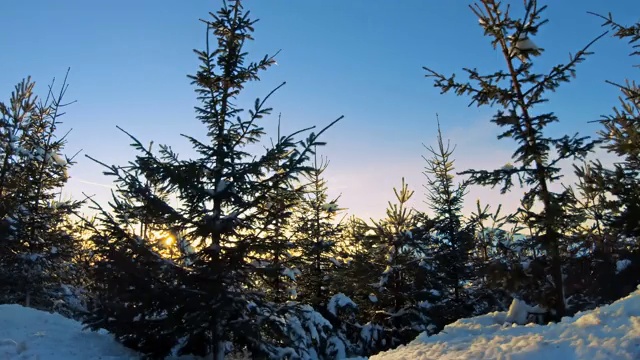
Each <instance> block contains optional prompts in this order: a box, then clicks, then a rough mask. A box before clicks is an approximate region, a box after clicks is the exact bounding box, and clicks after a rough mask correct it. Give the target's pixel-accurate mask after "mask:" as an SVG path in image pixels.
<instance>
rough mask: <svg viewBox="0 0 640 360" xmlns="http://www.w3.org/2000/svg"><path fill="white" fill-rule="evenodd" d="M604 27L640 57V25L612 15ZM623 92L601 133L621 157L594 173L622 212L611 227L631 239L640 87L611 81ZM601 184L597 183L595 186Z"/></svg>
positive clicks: (638, 172) (638, 169) (636, 205)
mask: <svg viewBox="0 0 640 360" xmlns="http://www.w3.org/2000/svg"><path fill="white" fill-rule="evenodd" d="M603 18H604V19H605V20H606V21H605V24H604V26H610V27H611V28H612V29H613V30H614V31H615V32H614V36H615V37H618V38H620V39H623V40H627V41H628V42H629V43H630V44H631V46H632V48H633V49H634V51H633V52H632V54H631V55H635V56H638V55H640V23H636V24H633V25H631V26H623V25H621V24H618V23H616V22H615V21H614V19H613V18H612V16H611V15H609V16H608V17H603ZM609 83H611V84H612V85H614V86H616V87H617V88H618V89H620V92H621V96H620V104H619V107H617V108H614V113H613V114H612V115H608V116H605V117H604V118H603V119H602V120H601V123H602V125H603V127H604V129H603V130H601V131H600V133H599V135H600V139H601V140H602V142H603V148H604V149H606V150H607V151H608V152H610V153H613V154H615V155H617V156H619V157H620V158H621V160H622V161H620V162H619V163H617V164H616V166H615V168H614V169H604V168H603V166H602V165H601V164H599V163H593V164H591V166H592V168H593V169H592V171H595V172H596V173H598V174H599V175H600V176H604V177H606V179H605V183H603V184H601V185H605V186H607V188H606V189H605V190H607V192H608V193H610V194H611V195H613V199H615V200H616V201H614V202H612V203H611V204H610V205H611V208H612V209H614V210H615V209H620V213H619V214H616V216H614V217H612V218H611V220H612V224H611V225H612V226H613V227H614V228H617V229H620V230H621V231H622V232H623V234H624V235H626V236H628V237H638V236H640V190H639V189H640V186H638V185H639V184H640V180H639V179H640V86H638V84H637V83H636V82H635V81H633V80H631V79H627V80H626V83H625V84H619V83H615V82H609ZM595 185H598V184H595Z"/></svg>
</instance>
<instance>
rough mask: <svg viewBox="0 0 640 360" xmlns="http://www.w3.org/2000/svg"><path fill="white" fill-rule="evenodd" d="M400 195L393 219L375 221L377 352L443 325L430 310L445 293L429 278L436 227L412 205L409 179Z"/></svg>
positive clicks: (371, 244) (372, 248)
mask: <svg viewBox="0 0 640 360" xmlns="http://www.w3.org/2000/svg"><path fill="white" fill-rule="evenodd" d="M394 193H395V196H396V200H397V203H391V202H389V207H388V208H387V217H386V218H385V219H382V220H380V221H373V226H371V228H370V229H371V231H372V232H373V234H371V235H370V236H368V238H367V242H366V244H367V247H368V249H369V250H368V251H370V253H371V255H369V256H370V258H371V260H372V262H373V267H374V271H373V272H372V274H371V275H373V276H372V277H373V278H372V279H371V280H372V281H370V282H369V284H371V287H372V290H373V291H372V294H371V295H370V301H372V302H373V305H372V309H371V310H372V312H371V313H370V314H369V315H370V316H371V318H372V319H373V320H372V322H373V323H374V324H376V325H378V328H377V331H376V332H378V333H379V334H376V337H377V341H378V343H377V344H376V345H377V348H376V349H375V350H374V352H377V351H381V350H385V349H388V348H390V347H394V346H397V345H399V344H404V343H406V342H408V341H410V340H412V339H413V338H414V337H415V336H416V335H417V334H418V333H419V332H422V331H428V332H431V333H433V332H435V329H436V327H437V325H435V324H434V321H433V320H432V319H431V318H430V316H429V310H430V307H431V306H432V304H434V303H435V302H436V301H437V300H436V299H438V298H440V297H441V296H442V289H441V288H439V285H438V283H437V282H435V281H433V280H434V279H433V278H432V277H431V276H429V274H430V273H431V270H432V269H433V265H434V264H432V263H430V260H432V258H431V257H430V256H429V255H430V253H429V250H428V246H429V242H430V240H431V238H430V236H429V235H430V234H429V233H430V232H431V230H432V229H428V228H426V227H425V224H421V223H420V219H421V216H419V214H418V213H417V212H416V211H414V210H413V209H410V208H409V207H408V202H409V200H410V199H411V197H412V196H413V194H414V192H413V191H411V190H409V188H408V186H407V184H406V183H405V181H404V178H403V179H402V186H401V187H400V189H395V188H394ZM373 330H376V328H374V329H373Z"/></svg>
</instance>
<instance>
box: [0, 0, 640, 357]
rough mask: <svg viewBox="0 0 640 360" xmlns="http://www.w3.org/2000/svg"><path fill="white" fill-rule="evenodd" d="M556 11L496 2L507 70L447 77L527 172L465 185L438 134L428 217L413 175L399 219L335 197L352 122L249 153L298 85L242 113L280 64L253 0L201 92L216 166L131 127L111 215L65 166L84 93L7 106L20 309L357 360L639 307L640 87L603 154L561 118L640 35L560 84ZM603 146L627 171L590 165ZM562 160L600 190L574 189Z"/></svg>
mask: <svg viewBox="0 0 640 360" xmlns="http://www.w3.org/2000/svg"><path fill="white" fill-rule="evenodd" d="M545 8H546V7H545V6H539V5H538V3H537V1H535V0H527V1H525V4H524V7H523V8H522V13H523V15H522V16H521V17H515V16H513V9H510V8H509V7H508V6H505V5H503V4H502V3H499V2H496V1H493V0H479V1H478V2H477V3H475V4H474V5H472V6H471V10H472V11H473V12H474V13H475V14H476V15H477V17H478V19H479V24H480V26H481V27H482V29H483V30H484V34H485V36H486V37H488V38H489V39H490V40H491V44H492V46H493V47H494V48H496V49H497V50H498V51H499V53H500V54H501V55H502V57H503V63H502V65H501V66H500V67H497V69H495V70H492V71H491V72H487V73H480V72H479V71H478V70H475V69H472V68H465V69H463V70H462V71H463V74H464V76H455V74H453V75H446V74H442V73H440V72H438V71H437V70H435V69H433V68H431V67H425V74H426V76H427V78H428V79H429V80H430V81H432V82H433V85H434V86H435V87H437V88H439V89H440V90H441V91H442V93H454V94H455V95H457V96H464V97H468V98H470V100H471V104H472V105H476V106H482V107H485V106H488V107H490V108H491V109H493V110H494V111H495V114H494V115H493V117H492V118H491V120H490V121H491V122H492V123H494V124H495V125H496V126H498V127H499V128H500V129H501V131H502V132H501V134H500V135H499V137H498V139H500V140H504V141H506V140H511V141H512V143H513V144H514V152H513V155H512V159H511V161H512V162H511V163H509V164H507V165H505V166H504V167H501V168H498V169H481V170H476V169H466V170H464V171H462V172H457V170H456V168H455V166H454V152H455V148H454V147H453V146H452V145H451V144H450V142H449V141H447V140H445V139H444V137H443V136H442V133H441V131H440V125H439V123H438V127H437V136H436V137H435V139H432V140H433V145H432V146H427V147H426V149H425V154H424V160H425V166H424V174H425V178H424V179H425V180H424V184H423V185H424V188H425V196H426V199H427V204H428V209H425V210H420V209H414V208H411V207H410V206H409V205H408V203H409V200H410V199H411V198H412V197H413V196H414V194H415V193H414V190H412V188H410V187H409V185H408V184H407V183H405V181H404V179H402V181H401V183H400V184H399V186H398V187H397V188H394V189H393V195H394V199H393V200H392V201H390V202H389V205H388V208H387V210H386V216H385V217H384V218H382V219H377V220H364V219H359V218H357V217H355V216H352V217H349V218H346V217H344V216H343V215H342V214H343V213H344V209H342V208H341V207H340V204H339V203H340V199H339V198H330V197H329V195H328V186H329V184H328V183H327V181H326V180H325V177H324V172H325V170H326V169H327V167H328V166H329V161H328V160H327V159H326V158H325V157H323V156H322V155H321V154H320V149H321V148H322V146H325V145H326V144H325V142H324V141H323V140H322V136H323V135H324V133H325V132H326V131H330V130H331V128H332V127H334V126H339V122H340V120H341V119H342V117H337V118H336V119H335V120H333V121H329V122H328V124H327V125H326V126H324V127H321V128H315V127H314V128H308V129H301V130H300V131H296V132H294V133H291V134H281V133H280V131H279V130H278V133H277V134H271V135H270V136H271V137H272V138H273V140H271V142H270V143H268V145H265V146H264V150H263V151H261V152H256V151H251V152H250V151H249V150H248V146H249V145H253V144H267V141H265V139H266V138H267V136H269V134H267V133H266V131H265V130H264V128H263V125H262V124H263V123H265V122H266V121H274V118H275V117H276V116H275V114H274V111H273V109H271V108H270V107H269V105H268V103H269V98H270V97H271V96H272V95H273V94H274V93H275V92H277V90H278V89H280V88H281V87H282V86H283V85H284V84H282V85H280V86H277V87H276V88H275V89H274V90H273V91H271V92H270V93H268V94H266V96H265V97H263V98H260V99H255V101H253V102H251V104H252V108H250V109H243V108H240V107H239V106H238V103H240V102H243V103H246V101H244V100H242V99H243V97H242V94H243V90H244V89H245V87H247V86H249V85H250V84H251V82H254V81H258V80H259V78H260V75H261V74H262V73H263V72H264V71H266V70H268V68H269V67H270V66H272V65H273V64H274V63H275V57H274V56H271V55H266V56H263V57H258V58H256V59H250V58H249V54H248V53H247V52H246V51H245V45H246V44H247V42H249V41H252V40H253V33H254V24H255V20H254V19H252V18H251V17H250V14H249V12H248V11H246V10H245V9H244V7H243V4H242V2H241V1H239V0H235V1H227V2H224V3H223V6H222V7H221V9H219V10H218V11H217V12H216V13H212V14H211V17H210V19H209V20H206V21H204V23H205V25H206V27H207V39H206V42H205V46H204V49H203V50H196V54H197V56H198V59H199V61H200V66H199V68H198V69H197V71H196V72H195V74H194V75H191V76H189V78H190V80H191V82H192V84H193V86H194V87H195V92H196V96H197V98H198V100H199V105H198V106H197V107H196V114H197V116H196V117H197V120H198V121H200V122H201V123H202V125H203V131H204V132H205V134H206V140H199V139H198V138H196V137H193V136H189V135H183V136H184V137H185V138H186V139H187V140H188V141H189V142H190V144H191V145H192V147H193V149H194V150H195V153H196V155H195V156H193V157H192V158H182V157H180V156H179V155H178V154H177V153H175V152H174V151H173V150H172V148H171V147H170V146H169V145H159V146H157V147H155V148H154V146H153V145H154V144H151V145H148V144H143V143H142V142H140V141H139V140H138V139H137V138H136V137H135V136H134V135H132V134H129V133H126V131H125V130H124V129H121V130H122V131H123V132H125V133H126V134H127V135H128V136H129V137H130V139H131V144H132V145H131V146H133V147H134V148H135V150H136V151H137V155H136V157H135V158H134V159H132V160H131V161H129V162H128V163H127V164H126V165H111V164H106V163H104V162H100V159H95V158H90V159H92V160H93V161H96V162H99V163H100V164H102V165H103V166H104V173H105V174H106V175H108V176H110V177H111V178H112V179H113V181H114V186H115V190H114V191H113V192H112V198H111V200H110V201H109V202H108V203H107V204H101V203H98V202H95V201H93V200H92V199H91V198H85V199H81V200H76V199H65V198H62V195H61V189H62V187H63V186H64V184H65V183H66V181H67V179H68V174H67V170H68V168H69V167H70V166H72V165H73V163H74V161H75V160H74V159H75V156H71V157H68V156H65V155H63V153H64V146H65V144H66V135H62V136H60V134H59V131H58V126H59V124H60V118H61V116H62V115H64V112H63V111H64V109H65V107H66V106H67V105H69V104H68V103H65V102H64V100H63V99H64V95H65V92H66V89H67V85H66V78H65V81H63V83H62V85H61V86H60V89H59V90H56V88H55V83H52V84H51V86H49V88H48V89H47V91H46V93H45V96H44V97H38V96H36V95H35V84H34V82H33V81H32V80H31V79H30V78H27V79H25V80H24V81H22V82H20V83H19V84H18V85H17V86H16V87H15V89H14V91H13V92H12V94H11V97H10V99H9V101H8V102H3V103H0V114H1V115H2V117H1V119H0V164H1V165H0V166H1V167H0V219H1V220H0V303H17V304H22V305H24V306H28V307H33V308H37V309H41V310H46V311H56V312H59V313H62V314H63V315H65V316H68V317H72V318H75V319H78V320H79V321H82V322H83V323H84V324H85V325H86V326H87V327H88V328H90V329H93V330H97V329H106V330H107V331H109V332H110V333H112V334H113V335H114V336H115V338H116V339H117V340H118V341H119V342H121V343H123V344H124V345H126V346H128V347H130V348H132V349H135V350H138V351H140V352H141V353H143V354H144V355H145V356H147V357H149V358H164V357H167V356H169V355H184V354H191V355H197V356H203V357H204V356H209V357H211V358H215V359H224V358H225V357H233V356H236V357H237V356H251V357H252V358H265V359H266V358H273V359H284V358H286V359H340V358H346V357H351V356H369V355H372V354H375V353H377V352H380V351H383V350H387V349H390V348H393V347H396V346H398V345H400V344H406V343H408V342H409V341H411V340H413V339H414V338H415V337H416V336H417V335H418V334H420V333H422V332H426V333H427V334H436V333H437V332H439V331H440V330H442V328H443V327H444V326H445V325H446V324H449V323H451V322H453V321H456V320H457V319H460V318H465V317H471V316H475V315H480V314H484V313H487V312H490V311H506V310H507V309H508V307H509V304H511V301H512V300H513V299H519V300H524V301H526V302H527V303H530V304H535V305H538V306H539V308H540V309H543V310H542V313H541V314H533V315H535V318H534V319H533V321H537V322H542V323H547V322H555V321H560V319H561V318H562V317H563V316H570V315H572V314H574V313H576V312H578V311H583V310H588V309H592V308H594V307H596V306H598V305H601V304H605V303H608V302H611V301H613V300H615V299H617V298H619V297H622V296H624V295H626V294H628V293H629V292H630V291H632V290H633V289H635V287H636V286H637V285H638V283H640V281H639V280H640V279H639V278H638V276H637V275H636V274H637V272H638V270H639V266H640V243H639V242H638V239H639V237H638V235H639V232H640V208H638V207H639V206H640V205H638V204H640V202H639V201H638V200H639V199H640V190H639V189H640V187H639V186H638V185H639V181H640V172H639V171H640V141H639V140H640V135H639V130H640V88H639V87H638V86H637V85H636V84H635V82H633V81H632V80H631V79H629V80H626V81H625V82H624V83H617V82H615V81H611V85H612V89H613V90H614V91H620V93H621V94H620V103H619V104H618V106H617V107H615V108H614V111H613V113H612V114H611V115H608V116H604V117H603V118H602V119H601V120H600V123H601V131H599V133H598V134H597V137H596V138H593V139H592V138H590V137H588V136H584V135H581V134H578V133H576V134H567V135H562V136H559V137H554V136H551V135H550V134H549V131H548V125H550V124H552V123H555V122H558V121H561V119H559V118H558V117H557V116H556V115H555V114H554V113H553V112H549V111H548V110H542V109H541V106H540V105H541V104H545V105H546V103H547V102H548V99H547V98H546V97H545V96H546V95H547V94H548V93H549V92H550V91H555V90H556V89H558V88H559V87H560V86H561V85H563V84H566V83H568V82H569V81H571V79H572V77H573V76H575V74H576V72H577V68H578V65H579V64H580V63H581V62H583V61H585V60H586V59H587V58H588V57H589V56H591V55H592V53H591V52H590V49H591V47H592V46H593V44H594V43H595V42H596V41H597V40H598V39H599V38H601V37H604V36H607V35H611V34H612V35H613V36H615V37H617V38H620V39H622V40H625V41H628V42H629V44H630V46H631V52H632V55H638V54H640V52H638V50H637V49H638V46H640V45H639V44H640V41H639V40H640V23H636V24H631V25H622V24H618V23H616V22H615V20H614V18H613V17H612V16H611V15H608V16H601V18H602V20H603V22H604V26H606V27H607V28H608V29H609V33H603V34H602V35H601V36H600V37H598V38H597V39H595V40H594V41H592V42H591V43H589V44H587V45H586V46H584V47H582V48H578V49H577V51H576V52H575V54H574V55H572V56H571V57H570V58H569V59H568V60H567V61H566V62H564V63H562V64H560V65H556V66H553V67H552V68H550V69H545V70H540V69H538V68H534V64H535V62H536V59H537V58H538V57H539V56H542V55H543V52H544V50H543V49H541V48H538V47H537V46H536V45H535V44H534V43H533V41H532V39H531V37H532V36H534V35H536V33H537V32H538V30H539V28H540V27H541V26H542V25H544V23H545V22H546V20H545V19H544V17H543V15H544V10H545ZM594 15H595V14H594ZM597 16H600V15H597ZM537 71H539V72H537ZM461 79H462V80H461ZM616 88H617V89H616ZM547 108H548V106H546V107H545V108H544V109H547ZM277 121H278V122H280V121H281V119H280V116H278V117H277ZM487 140H488V141H489V140H490V139H487ZM595 150H602V151H606V152H609V153H612V154H615V155H617V156H618V157H619V159H620V161H619V162H616V163H615V164H613V165H611V166H606V165H603V164H602V163H601V162H599V161H598V160H595V161H591V160H587V155H589V154H592V153H593V152H594V151H595ZM562 161H570V162H571V163H572V166H573V170H574V172H575V174H576V176H577V179H578V180H577V182H576V183H575V184H571V185H565V186H563V188H562V191H559V192H555V191H553V190H552V189H553V188H554V187H553V186H552V185H553V184H557V183H559V182H560V181H561V177H562V176H561V174H560V171H561V168H560V165H559V164H560V162H562ZM471 186H488V187H496V186H499V187H500V188H501V191H502V193H506V192H508V191H510V190H511V189H513V188H514V187H523V188H524V189H525V190H526V191H525V193H524V195H523V197H522V199H521V200H520V204H519V206H518V209H517V211H515V212H513V213H509V214H502V213H501V208H500V207H497V208H496V209H492V208H490V207H489V206H487V205H483V204H481V203H479V202H478V203H477V206H476V210H475V211H474V212H472V213H471V214H470V215H469V216H464V215H463V213H462V204H463V202H464V199H465V196H466V195H467V192H468V189H469V187H471ZM390 195H391V193H390ZM86 204H89V205H90V206H91V207H92V208H93V210H94V211H95V213H96V215H95V216H94V217H92V218H90V219H89V218H87V217H86V216H84V215H83V214H82V213H81V210H80V208H81V207H82V206H83V205H86ZM427 210H429V211H427ZM538 315H542V316H538Z"/></svg>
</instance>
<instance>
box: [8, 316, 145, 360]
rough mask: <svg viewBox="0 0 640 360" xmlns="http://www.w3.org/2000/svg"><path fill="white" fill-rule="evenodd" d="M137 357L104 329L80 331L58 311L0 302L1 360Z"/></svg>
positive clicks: (75, 324)
mask: <svg viewBox="0 0 640 360" xmlns="http://www.w3.org/2000/svg"><path fill="white" fill-rule="evenodd" d="M139 357H140V356H139V355H137V354H136V353H134V352H133V351H131V350H129V349H127V348H125V347H123V346H122V345H120V344H118V343H117V342H116V341H115V340H114V339H113V337H112V336H110V335H108V334H107V333H106V332H91V331H83V330H82V325H81V324H79V323H78V322H76V321H73V320H70V319H67V318H65V317H63V316H61V315H58V314H50V313H47V312H44V311H38V310H34V309H30V308H25V307H22V306H20V305H0V359H3V360H5V359H6V360H14V359H41V360H45V359H46V360H86V359H102V360H120V359H138V358H139Z"/></svg>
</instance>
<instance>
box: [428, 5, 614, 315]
mask: <svg viewBox="0 0 640 360" xmlns="http://www.w3.org/2000/svg"><path fill="white" fill-rule="evenodd" d="M524 5H525V6H524V15H523V16H522V17H521V18H515V17H512V14H513V10H512V9H510V8H508V7H507V8H505V6H503V5H502V3H500V2H497V1H494V0H481V1H479V2H477V3H475V4H474V5H472V6H471V9H472V11H473V12H474V13H475V14H476V15H477V16H478V18H479V23H480V26H481V27H482V28H483V30H484V34H485V35H486V36H488V37H490V38H491V44H492V45H493V47H494V48H497V49H498V51H499V53H500V54H501V55H502V56H503V58H504V61H505V62H504V65H505V68H503V69H499V70H497V71H495V72H493V73H488V74H481V73H480V72H479V71H478V70H476V69H470V68H466V69H464V71H465V73H466V74H467V76H468V78H469V81H468V82H459V81H458V80H457V79H456V78H455V76H445V75H442V74H440V73H438V72H436V71H433V70H431V69H429V68H425V70H426V71H427V73H428V74H427V76H428V77H433V78H435V83H434V84H435V86H436V87H438V88H440V89H441V91H442V92H443V93H444V92H449V91H453V92H455V93H456V94H457V95H468V96H470V97H471V99H472V101H471V104H476V105H477V106H492V107H496V108H497V109H498V110H497V112H496V114H495V115H494V117H493V119H492V120H491V121H492V122H493V123H495V124H496V125H497V126H499V127H500V128H504V131H503V132H502V134H501V135H499V136H498V139H503V138H511V139H513V140H515V141H516V143H517V144H518V146H517V148H516V150H515V151H514V153H513V157H512V158H513V161H514V164H513V166H509V167H506V166H505V167H503V168H500V169H496V170H473V169H472V170H468V171H465V172H464V173H463V174H469V175H470V183H471V184H479V185H485V186H491V187H495V186H498V185H500V184H502V187H501V191H502V192H503V193H504V192H506V191H509V190H510V189H511V188H512V187H513V185H514V177H515V178H517V180H518V181H519V183H520V185H524V186H526V187H527V190H526V193H525V195H524V197H523V199H522V201H521V206H520V209H519V212H520V213H521V214H522V216H523V217H524V218H525V220H526V221H527V222H529V223H530V224H531V225H532V226H533V227H534V228H535V229H536V235H535V237H533V238H532V239H531V240H532V241H535V242H537V243H539V244H540V245H541V247H542V249H543V251H544V254H545V257H546V259H547V265H546V267H545V271H544V275H545V284H546V285H545V287H544V288H543V289H541V290H542V291H541V294H540V296H539V297H538V298H537V299H536V300H537V301H538V302H539V303H541V304H542V305H544V306H547V307H549V308H550V309H551V310H552V311H553V312H554V314H555V317H556V318H557V319H559V318H560V317H562V316H563V315H564V314H565V296H564V289H563V276H564V275H563V266H562V261H563V260H562V258H563V246H565V245H566V244H565V241H566V240H567V239H566V238H565V237H564V234H563V232H562V228H563V227H564V226H565V224H564V222H565V221H566V220H567V213H566V208H567V203H568V201H569V198H570V197H569V196H568V195H567V192H566V191H563V192H554V191H552V190H551V185H552V184H553V183H555V182H557V181H558V180H559V179H560V178H561V175H560V174H559V172H560V168H559V162H561V161H562V160H564V159H574V160H577V161H581V160H582V159H583V158H584V157H585V155H586V154H587V153H588V152H589V151H590V150H591V149H592V148H593V143H591V142H588V141H587V139H588V138H586V137H580V136H578V134H575V135H572V136H569V135H565V136H561V137H553V136H550V135H548V131H547V129H546V128H547V126H548V125H550V124H552V123H554V122H557V121H558V120H559V119H558V117H557V116H556V115H555V114H554V113H552V112H543V111H539V110H538V107H539V105H541V104H543V103H546V102H547V99H546V98H544V95H545V93H546V92H548V91H554V90H556V89H557V88H558V87H559V86H560V85H561V84H563V83H567V82H569V81H570V79H571V77H572V76H575V73H576V66H577V65H578V64H579V63H580V62H582V61H583V60H584V59H585V57H586V56H587V55H588V54H589V53H588V52H587V50H588V49H589V47H590V46H591V45H592V44H593V42H595V40H594V41H593V42H591V43H589V44H588V45H587V46H585V47H584V48H583V49H581V50H579V51H578V52H577V53H576V54H575V55H574V56H571V57H570V58H569V61H568V62H567V63H566V64H561V65H557V66H554V67H552V68H551V69H550V70H549V71H548V72H546V73H536V72H534V67H533V64H534V62H535V57H537V56H540V55H542V53H543V49H541V48H538V47H537V46H536V45H535V44H534V43H533V41H532V40H531V38H532V37H533V36H535V35H536V34H537V32H538V30H539V28H540V26H541V25H543V24H544V23H545V22H546V20H542V19H541V15H542V12H543V11H544V9H545V8H546V7H545V6H541V7H539V6H538V4H537V1H535V0H527V1H525V4H524ZM601 36H602V35H601ZM534 205H535V206H534ZM547 277H548V280H547Z"/></svg>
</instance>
